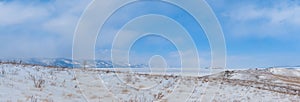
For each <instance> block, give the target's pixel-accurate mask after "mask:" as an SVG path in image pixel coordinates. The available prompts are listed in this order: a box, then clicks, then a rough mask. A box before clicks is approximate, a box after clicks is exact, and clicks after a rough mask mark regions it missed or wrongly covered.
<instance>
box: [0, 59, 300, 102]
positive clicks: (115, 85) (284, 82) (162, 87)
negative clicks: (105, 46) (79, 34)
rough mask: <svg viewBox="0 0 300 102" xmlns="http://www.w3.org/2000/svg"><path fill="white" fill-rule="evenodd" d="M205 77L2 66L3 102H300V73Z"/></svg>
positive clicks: (285, 70)
mask: <svg viewBox="0 0 300 102" xmlns="http://www.w3.org/2000/svg"><path fill="white" fill-rule="evenodd" d="M203 73H205V72H203ZM203 73H202V74H201V76H195V75H191V76H178V75H172V74H168V75H163V74H160V73H152V74H148V73H129V72H127V71H113V70H107V69H67V68H50V67H42V66H32V65H16V64H1V65H0V102H84V101H88V102H118V101H121V102H123V101H125V102H151V101H162V102H175V101H176V102H183V101H188V102H198V101H204V102H207V101H213V102H239V101H251V102H274V101H275V102H276V101H277V102H299V101H300V70H299V69H295V68H268V69H250V70H230V71H225V72H220V73H216V74H211V75H207V74H203Z"/></svg>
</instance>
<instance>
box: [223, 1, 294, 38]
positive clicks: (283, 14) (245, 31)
mask: <svg viewBox="0 0 300 102" xmlns="http://www.w3.org/2000/svg"><path fill="white" fill-rule="evenodd" d="M271 4H272V5H268V6H266V5H263V4H259V3H241V5H238V6H236V5H231V6H234V7H232V8H230V9H227V10H226V11H225V12H223V13H222V14H223V16H224V17H225V18H226V17H227V18H229V20H227V21H224V22H225V24H224V25H226V26H227V27H225V30H228V32H229V34H233V35H234V36H237V37H249V36H252V37H272V38H279V39H284V38H299V37H300V36H298V35H297V34H295V33H296V32H299V31H298V26H300V5H299V4H297V3H294V2H289V1H280V2H278V3H271ZM287 34H288V35H289V36H287Z"/></svg>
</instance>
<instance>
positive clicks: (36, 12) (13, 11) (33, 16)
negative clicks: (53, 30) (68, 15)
mask: <svg viewBox="0 0 300 102" xmlns="http://www.w3.org/2000/svg"><path fill="white" fill-rule="evenodd" d="M0 5H1V6H0V25H1V26H8V25H14V24H20V23H24V22H30V21H32V20H38V19H41V18H45V17H47V16H49V12H48V10H47V9H46V8H43V7H40V6H33V5H22V4H20V3H15V2H12V3H2V4H0Z"/></svg>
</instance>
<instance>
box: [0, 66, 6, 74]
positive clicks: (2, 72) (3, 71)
mask: <svg viewBox="0 0 300 102" xmlns="http://www.w3.org/2000/svg"><path fill="white" fill-rule="evenodd" d="M5 73H6V72H5V70H4V68H3V67H2V68H1V75H5Z"/></svg>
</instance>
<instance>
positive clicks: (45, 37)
mask: <svg viewBox="0 0 300 102" xmlns="http://www.w3.org/2000/svg"><path fill="white" fill-rule="evenodd" d="M89 3H90V1H89V0H72V2H71V1H65V0H0V48H1V50H0V57H2V58H23V57H25V58H29V57H43V58H48V57H51V58H56V57H67V58H70V57H71V55H72V39H73V34H74V31H75V29H76V24H77V22H78V20H79V18H80V16H81V14H82V12H83V11H84V9H85V8H86V7H87V5H88V4H89ZM207 3H208V4H209V5H210V6H211V8H212V9H213V11H214V12H215V14H216V16H217V18H218V19H219V21H220V24H221V26H222V28H223V31H224V35H225V40H226V45H227V66H228V67H231V68H244V67H246V68H248V67H268V66H281V65H300V64H299V62H300V59H299V58H298V57H299V56H300V53H299V52H300V42H299V41H300V34H299V32H300V29H298V27H300V13H299V12H300V2H299V1H297V0H263V1H262V0H247V1H246V0H244V1H241V0H207ZM153 7H155V8H158V9H161V10H158V11H153ZM136 8H140V9H136ZM134 10H136V11H138V10H140V11H142V12H144V13H147V12H152V13H153V12H155V13H159V12H160V13H163V14H167V15H168V16H170V17H173V18H175V19H176V20H178V21H179V22H180V21H181V22H182V23H183V25H186V26H191V28H194V29H192V33H191V36H192V37H193V39H194V40H195V41H196V43H197V48H198V49H199V53H200V56H199V57H200V58H201V62H202V63H203V65H205V66H208V65H209V63H210V62H209V60H210V57H209V56H210V54H209V51H210V47H209V44H208V42H207V39H206V37H205V34H204V33H203V31H202V29H198V27H194V26H193V25H195V22H193V20H191V19H189V17H188V16H187V14H185V13H184V12H180V11H178V10H177V9H176V8H172V7H168V6H165V5H155V4H141V5H137V6H136V7H135V8H128V9H127V10H124V11H120V13H119V14H116V15H115V17H112V18H111V22H108V23H107V26H106V27H105V31H106V32H113V31H115V30H118V29H119V28H120V27H119V26H118V25H119V24H120V23H121V22H124V21H126V18H130V17H132V16H134V15H136V11H135V12H132V11H134ZM178 15H180V16H178ZM158 27H163V26H158ZM199 32H200V34H199ZM201 32H202V33H201ZM130 33H135V32H134V31H129V32H128V34H130ZM194 33H197V35H200V36H195V35H196V34H194ZM103 36H104V38H110V37H113V36H111V34H107V35H103ZM124 40H128V39H127V38H124ZM108 45H109V41H105V40H99V41H97V57H98V58H101V59H107V57H108V56H107V55H108V52H109V48H110V47H109V46H108ZM145 46H149V47H145ZM166 47H167V48H166ZM153 52H157V53H155V54H162V55H163V56H165V57H166V59H167V60H169V63H170V64H171V66H172V65H174V66H176V63H178V54H177V53H176V48H175V47H174V46H172V44H171V43H170V42H168V41H167V40H165V39H163V38H160V37H157V36H149V37H147V38H142V39H140V40H138V41H137V42H136V44H135V45H134V46H133V47H132V54H133V57H134V56H135V57H137V58H133V59H135V60H134V62H135V61H141V63H144V62H145V61H144V60H146V59H148V58H149V57H150V56H152V55H153ZM147 56H148V57H147ZM140 58H144V59H143V60H141V59H140Z"/></svg>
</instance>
